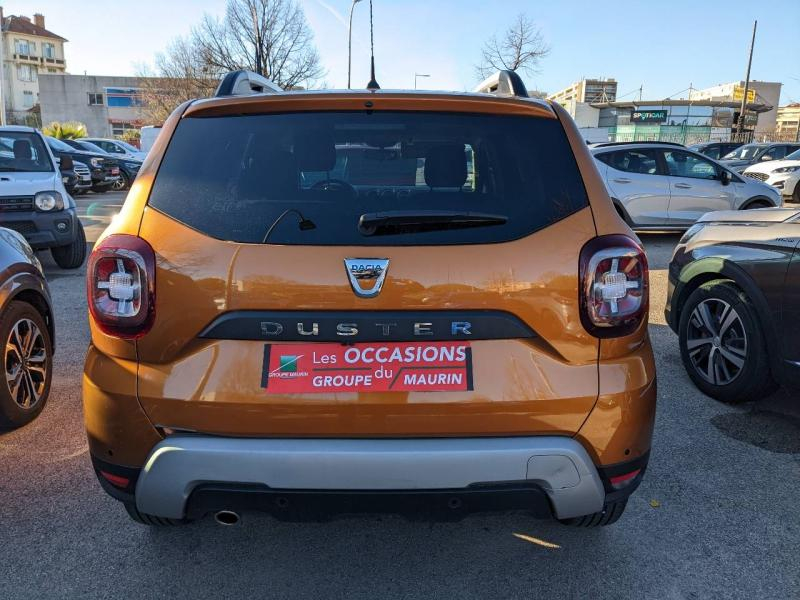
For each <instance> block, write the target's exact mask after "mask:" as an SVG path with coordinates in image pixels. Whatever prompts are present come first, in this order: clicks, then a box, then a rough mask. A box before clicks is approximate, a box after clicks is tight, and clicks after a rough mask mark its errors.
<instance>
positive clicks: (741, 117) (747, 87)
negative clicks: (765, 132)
mask: <svg viewBox="0 0 800 600" xmlns="http://www.w3.org/2000/svg"><path fill="white" fill-rule="evenodd" d="M756 27H758V21H753V37H752V39H751V40H750V56H749V57H748V59H747V75H746V76H745V79H744V94H743V95H742V106H741V108H740V109H739V123H738V124H737V126H736V135H737V136H741V135H742V133H743V132H744V125H745V123H744V115H745V112H746V111H747V94H748V92H749V91H750V67H751V66H752V65H753V47H754V46H755V45H756Z"/></svg>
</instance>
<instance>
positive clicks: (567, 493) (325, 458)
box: [136, 435, 605, 519]
mask: <svg viewBox="0 0 800 600" xmlns="http://www.w3.org/2000/svg"><path fill="white" fill-rule="evenodd" d="M512 481H533V482H536V483H537V484H538V485H540V486H541V488H542V489H543V490H544V492H545V493H547V495H548V496H549V498H550V500H551V502H552V505H553V510H554V513H555V515H556V516H557V517H559V518H569V517H577V516H582V515H587V514H590V513H593V512H597V511H599V510H601V508H602V506H603V502H604V499H605V492H604V490H603V484H602V483H601V481H600V477H599V476H598V474H597V469H596V468H595V466H594V464H593V463H592V460H591V459H590V458H589V455H588V454H587V453H586V450H585V449H584V448H583V446H581V445H580V444H579V443H578V442H576V441H575V440H573V439H572V438H568V437H559V436H546V437H511V438H508V437H506V438H436V439H263V438H259V439H253V438H226V437H211V436H199V435H173V436H170V437H169V438H167V439H165V440H163V441H161V442H159V443H158V444H157V445H156V446H155V447H154V448H153V450H152V452H151V453H150V456H149V457H148V459H147V462H146V463H145V466H144V468H143V469H142V473H141V475H140V476H139V480H138V482H137V485H136V505H137V507H138V509H139V510H140V511H141V512H143V513H147V514H150V515H155V516H159V517H166V518H172V519H180V518H182V517H183V516H184V513H185V507H186V501H187V500H188V498H189V496H190V494H191V493H192V490H193V489H194V488H195V487H196V486H197V485H199V484H202V483H211V482H214V483H250V484H264V485H267V486H269V487H271V488H276V489H291V490H432V489H460V488H466V487H468V486H469V485H471V484H481V483H484V484H485V483H498V482H512Z"/></svg>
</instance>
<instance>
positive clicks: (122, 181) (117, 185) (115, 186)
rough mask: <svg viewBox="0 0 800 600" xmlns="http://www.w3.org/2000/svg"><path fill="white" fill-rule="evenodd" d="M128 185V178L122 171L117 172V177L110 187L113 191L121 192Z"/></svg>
mask: <svg viewBox="0 0 800 600" xmlns="http://www.w3.org/2000/svg"><path fill="white" fill-rule="evenodd" d="M127 187H128V178H127V177H126V176H125V174H124V173H120V174H119V179H117V180H116V181H115V182H114V183H112V184H111V189H112V190H114V191H115V192H121V191H122V190H124V189H126V188H127Z"/></svg>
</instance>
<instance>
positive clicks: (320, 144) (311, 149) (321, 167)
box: [294, 132, 336, 172]
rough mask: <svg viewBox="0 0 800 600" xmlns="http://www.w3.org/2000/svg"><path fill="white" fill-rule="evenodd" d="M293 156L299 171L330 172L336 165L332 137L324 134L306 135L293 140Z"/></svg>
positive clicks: (334, 146)
mask: <svg viewBox="0 0 800 600" xmlns="http://www.w3.org/2000/svg"><path fill="white" fill-rule="evenodd" d="M294 154H295V157H296V158H297V164H298V166H299V168H300V170H301V171H306V172H314V171H332V170H333V167H334V166H335V165H336V145H335V143H334V140H333V136H332V135H328V134H325V133H319V132H313V133H308V134H306V135H303V136H302V137H300V138H299V139H297V140H295V144H294Z"/></svg>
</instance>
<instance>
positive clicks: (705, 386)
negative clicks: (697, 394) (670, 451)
mask: <svg viewBox="0 0 800 600" xmlns="http://www.w3.org/2000/svg"><path fill="white" fill-rule="evenodd" d="M703 304H704V305H705V306H706V308H708V311H709V313H708V314H709V315H710V316H709V317H708V318H709V320H710V321H712V325H713V326H714V327H716V330H715V332H714V333H717V335H713V334H712V333H709V334H708V336H703V335H702V333H703V331H706V332H708V331H709V329H708V327H707V326H706V325H704V323H703V319H702V318H701V317H700V315H701V314H702V312H703V308H702V307H701V305H703ZM724 304H727V305H728V306H729V307H730V308H732V309H733V310H734V313H733V314H730V313H727V312H724V311H725V308H724ZM715 306H718V307H719V308H720V310H719V311H714V309H713V307H715ZM695 309H698V313H697V315H695V316H694V317H693V314H694V312H695ZM736 317H738V322H737V321H735V320H734V321H733V322H732V323H730V322H729V324H728V326H727V328H726V329H725V330H723V331H722V332H721V334H719V330H720V329H721V327H722V326H723V325H725V322H727V321H729V320H730V319H731V318H736ZM678 335H679V345H680V349H681V359H682V360H683V366H684V368H685V369H686V372H687V373H688V374H689V377H690V378H691V380H692V381H693V382H694V384H695V385H696V386H697V387H698V389H699V390H700V391H701V392H703V393H704V394H706V395H707V396H711V397H712V398H715V399H717V400H719V401H720V402H725V403H727V404H738V403H741V402H745V401H747V400H758V399H760V398H762V397H764V396H766V395H769V394H770V393H772V392H773V391H775V389H776V388H777V384H776V383H775V380H774V379H773V378H772V375H771V374H770V368H769V358H768V355H767V348H766V343H765V339H764V331H763V328H762V326H761V322H760V320H759V318H758V313H757V311H756V309H755V307H754V306H753V303H752V302H751V301H750V299H749V298H748V297H747V295H746V294H745V293H744V292H743V291H742V290H741V289H740V288H739V287H738V286H737V285H736V284H735V283H734V282H732V281H728V280H725V279H716V280H714V281H709V282H707V283H704V284H703V285H701V286H700V287H698V288H697V289H696V290H695V291H694V292H692V293H691V295H690V296H689V297H688V298H687V299H686V302H685V303H684V305H683V307H682V308H681V318H680V324H679V325H678ZM712 336H713V337H712ZM706 339H708V340H710V341H708V342H706V341H705V340H706ZM726 339H727V340H728V341H727V343H726ZM690 343H691V345H692V349H691V350H690V349H689V345H690ZM723 350H724V351H725V352H723ZM731 359H733V360H735V362H731ZM738 363H741V364H738ZM734 371H735V374H734ZM703 373H705V374H703ZM726 375H727V376H729V377H731V378H730V379H729V380H727V381H726Z"/></svg>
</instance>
